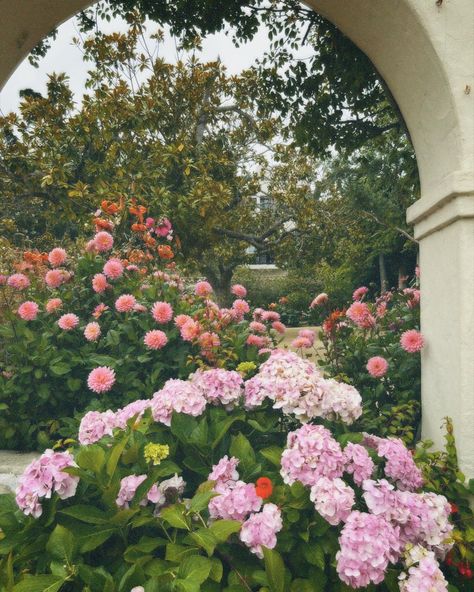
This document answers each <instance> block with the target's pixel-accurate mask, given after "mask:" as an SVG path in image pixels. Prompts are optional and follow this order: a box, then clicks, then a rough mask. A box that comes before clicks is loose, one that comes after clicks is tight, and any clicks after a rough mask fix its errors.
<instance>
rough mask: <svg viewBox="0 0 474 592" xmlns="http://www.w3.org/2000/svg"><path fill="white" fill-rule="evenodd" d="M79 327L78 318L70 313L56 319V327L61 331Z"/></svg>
mask: <svg viewBox="0 0 474 592" xmlns="http://www.w3.org/2000/svg"><path fill="white" fill-rule="evenodd" d="M77 325H79V317H78V316H77V315H75V314H73V313H72V312H68V313H66V314H63V315H62V316H61V317H59V319H58V326H59V328H60V329H62V330H63V331H72V329H75V328H76V327H77Z"/></svg>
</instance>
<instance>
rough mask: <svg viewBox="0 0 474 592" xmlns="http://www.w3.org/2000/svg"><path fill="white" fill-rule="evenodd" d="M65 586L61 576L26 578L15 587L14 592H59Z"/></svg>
mask: <svg viewBox="0 0 474 592" xmlns="http://www.w3.org/2000/svg"><path fill="white" fill-rule="evenodd" d="M63 584H64V578H61V577H59V576H52V575H43V576H25V579H24V580H22V581H21V582H18V584H16V585H15V586H13V592H57V591H58V590H59V589H60V588H61V586H62V585H63Z"/></svg>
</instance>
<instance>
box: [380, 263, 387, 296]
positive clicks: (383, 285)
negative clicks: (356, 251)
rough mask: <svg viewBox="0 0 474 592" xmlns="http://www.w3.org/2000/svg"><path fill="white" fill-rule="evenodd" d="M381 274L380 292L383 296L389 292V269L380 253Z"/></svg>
mask: <svg viewBox="0 0 474 592" xmlns="http://www.w3.org/2000/svg"><path fill="white" fill-rule="evenodd" d="M379 273H380V292H381V293H382V294H383V293H384V292H386V291H387V290H388V279H387V268H386V267H385V257H384V254H383V253H379Z"/></svg>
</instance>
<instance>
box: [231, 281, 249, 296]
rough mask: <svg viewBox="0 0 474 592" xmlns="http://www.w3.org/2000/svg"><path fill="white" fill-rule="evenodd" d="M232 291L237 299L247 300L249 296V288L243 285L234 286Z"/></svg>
mask: <svg viewBox="0 0 474 592" xmlns="http://www.w3.org/2000/svg"><path fill="white" fill-rule="evenodd" d="M230 291H231V293H232V294H233V295H234V296H237V298H245V297H246V296H247V288H246V287H245V286H242V284H234V285H233V286H232V287H231V289H230Z"/></svg>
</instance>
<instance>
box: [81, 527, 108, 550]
mask: <svg viewBox="0 0 474 592" xmlns="http://www.w3.org/2000/svg"><path fill="white" fill-rule="evenodd" d="M116 532H117V528H116V527H115V526H113V527H110V526H108V527H96V528H95V529H92V528H88V529H87V531H86V532H85V533H82V534H81V535H80V536H78V537H77V542H78V545H79V549H80V551H81V552H82V553H85V552H86V551H93V550H94V549H97V547H100V546H101V545H102V544H104V543H105V541H107V540H108V539H110V537H111V536H112V535H114V534H115V533H116Z"/></svg>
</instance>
